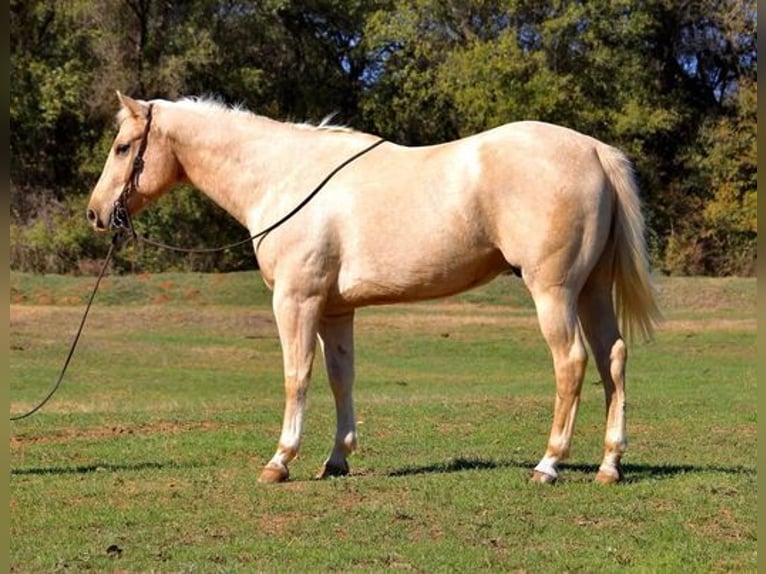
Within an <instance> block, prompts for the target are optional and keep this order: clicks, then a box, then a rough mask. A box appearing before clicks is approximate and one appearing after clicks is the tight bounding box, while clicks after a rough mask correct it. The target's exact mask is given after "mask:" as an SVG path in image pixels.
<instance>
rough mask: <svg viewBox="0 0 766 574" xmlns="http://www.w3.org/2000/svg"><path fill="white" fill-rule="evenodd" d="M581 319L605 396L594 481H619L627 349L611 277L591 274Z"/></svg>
mask: <svg viewBox="0 0 766 574" xmlns="http://www.w3.org/2000/svg"><path fill="white" fill-rule="evenodd" d="M579 308H580V321H581V324H582V328H583V331H585V336H586V337H587V338H588V342H589V343H590V347H591V350H592V351H593V356H594V358H595V360H596V365H597V367H598V372H599V375H600V376H601V381H602V383H603V385H604V394H605V397H606V436H605V438H604V459H603V461H602V462H601V466H600V467H599V470H598V474H597V475H596V481H598V482H601V483H603V484H608V483H613V482H618V481H620V480H622V478H623V475H622V467H621V466H620V459H621V458H622V455H623V453H624V452H625V449H626V447H627V437H626V434H625V363H626V360H627V348H626V346H625V343H624V341H623V340H622V338H621V337H620V332H619V329H618V326H617V318H616V316H615V313H614V306H613V304H612V294H611V280H610V279H609V278H608V277H606V276H603V275H602V276H599V275H597V274H594V276H593V277H591V279H589V280H588V282H587V283H586V284H585V287H584V288H583V291H582V293H581V294H580V301H579Z"/></svg>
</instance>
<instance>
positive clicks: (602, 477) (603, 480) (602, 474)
mask: <svg viewBox="0 0 766 574" xmlns="http://www.w3.org/2000/svg"><path fill="white" fill-rule="evenodd" d="M623 478H624V476H623V474H622V469H621V468H620V467H617V473H616V474H615V473H614V472H607V471H605V470H599V471H598V474H597V475H596V480H595V482H598V483H599V484H617V483H618V482H622V479H623Z"/></svg>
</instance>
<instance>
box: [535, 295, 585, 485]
mask: <svg viewBox="0 0 766 574" xmlns="http://www.w3.org/2000/svg"><path fill="white" fill-rule="evenodd" d="M530 291H531V292H532V297H533V299H534V301H535V307H536V308H537V316H538V320H539V322H540V330H541V331H542V333H543V336H544V337H545V340H546V342H547V343H548V346H549V347H550V350H551V354H552V356H553V367H554V371H555V375H556V402H555V407H554V412H553V425H552V427H551V434H550V438H549V439H548V447H547V449H546V451H545V456H544V457H543V458H542V460H540V462H539V464H538V465H537V466H536V467H535V471H534V474H533V477H532V479H533V480H534V481H536V482H555V481H556V479H557V478H558V470H557V468H558V464H559V462H560V461H561V460H563V459H564V458H566V457H567V455H568V454H569V448H570V445H571V442H572V433H573V431H574V423H575V417H576V416H577V407H578V404H579V402H580V390H581V389H582V382H583V377H584V376H585V366H586V364H587V361H588V355H587V353H586V351H585V345H584V344H583V341H582V335H581V334H580V328H579V325H578V321H577V312H576V303H575V296H574V294H573V293H572V291H571V290H570V289H567V288H565V287H561V286H554V287H546V288H544V289H542V288H536V287H535V286H534V285H533V286H530Z"/></svg>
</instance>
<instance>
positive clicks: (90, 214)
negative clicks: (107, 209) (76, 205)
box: [86, 208, 104, 229]
mask: <svg viewBox="0 0 766 574" xmlns="http://www.w3.org/2000/svg"><path fill="white" fill-rule="evenodd" d="M86 216H87V218H88V223H90V224H91V225H92V226H93V227H95V228H96V229H103V228H104V226H103V225H102V223H101V221H100V220H99V218H98V214H97V213H96V210H95V209H91V208H88V211H87V213H86Z"/></svg>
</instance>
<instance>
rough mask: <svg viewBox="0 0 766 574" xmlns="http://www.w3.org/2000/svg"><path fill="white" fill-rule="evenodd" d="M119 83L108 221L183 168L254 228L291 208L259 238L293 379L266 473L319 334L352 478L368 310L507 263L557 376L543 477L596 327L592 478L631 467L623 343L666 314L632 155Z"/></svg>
mask: <svg viewBox="0 0 766 574" xmlns="http://www.w3.org/2000/svg"><path fill="white" fill-rule="evenodd" d="M118 97H119V100H120V103H121V109H120V111H119V114H118V122H119V133H118V134H117V137H116V139H115V140H114V144H113V146H112V148H111V151H110V153H109V157H108V158H107V160H106V165H105V166H104V171H103V173H102V174H101V177H100V179H99V180H98V183H97V184H96V187H95V189H94V190H93V193H92V196H91V198H90V203H89V205H88V210H87V217H88V220H89V221H90V223H91V224H92V225H93V226H94V227H95V228H96V229H98V230H109V229H114V228H115V227H116V226H117V221H118V220H119V219H121V218H120V217H118V215H119V214H118V212H119V211H124V210H125V209H127V211H128V212H129V213H130V214H134V213H137V212H139V211H140V210H141V209H143V208H144V207H146V206H147V205H148V204H149V203H151V202H152V201H153V200H154V199H156V198H158V197H159V196H161V195H162V194H163V193H165V192H166V191H167V190H169V189H170V188H171V187H172V186H173V185H174V184H177V183H179V182H187V183H190V184H192V185H193V186H195V187H197V188H199V189H200V190H202V191H203V192H204V193H205V194H207V195H208V196H209V197H210V198H211V199H212V200H213V201H215V202H216V203H217V204H218V205H219V206H221V207H222V208H223V209H225V210H226V211H227V212H228V213H230V214H231V215H232V216H233V217H234V218H235V219H236V220H237V221H239V222H240V223H241V224H242V225H244V226H245V227H246V228H247V229H249V230H250V232H251V233H253V234H256V232H257V231H259V230H262V229H264V228H268V227H269V226H270V225H272V224H273V223H274V222H275V221H279V220H280V218H283V217H284V216H285V214H288V213H290V212H291V210H293V211H294V212H295V213H294V215H293V216H292V217H290V218H289V219H287V220H286V221H285V222H284V223H282V224H281V225H279V226H278V227H276V228H275V229H273V230H272V231H270V232H269V233H268V234H266V235H265V236H263V237H261V239H260V240H259V241H258V242H257V244H256V245H255V247H256V251H257V253H256V255H257V258H258V262H259V264H260V268H261V272H262V274H263V279H264V280H265V282H266V284H267V285H268V286H269V288H270V289H272V291H273V310H274V314H275V317H276V322H277V327H278V330H279V337H280V341H281V344H282V352H283V360H284V384H285V393H286V403H285V412H284V422H283V426H282V432H281V435H280V437H279V443H278V446H277V451H276V454H274V456H273V457H272V458H271V460H270V461H269V462H268V464H266V466H265V468H264V469H263V472H262V474H261V476H260V480H261V481H264V482H279V481H283V480H286V479H287V478H288V476H289V473H288V464H289V463H290V461H291V460H293V458H295V456H296V454H297V453H298V448H299V446H300V441H301V433H302V429H303V424H304V417H305V413H306V394H307V390H308V386H309V380H310V377H311V369H312V363H313V360H314V353H315V349H316V344H317V340H318V341H319V343H320V347H321V350H322V352H323V353H324V359H325V364H326V367H327V372H328V376H329V381H330V386H331V387H332V393H333V395H334V398H335V405H336V409H337V430H336V433H335V443H334V446H333V447H332V450H331V452H330V455H329V457H328V458H327V460H326V461H325V463H324V465H323V467H322V469H321V471H320V474H319V476H320V477H328V476H333V475H344V474H347V473H348V472H349V467H348V463H347V461H346V459H347V457H348V455H349V454H350V453H351V452H352V451H353V450H354V448H355V447H356V444H357V432H356V421H355V418H354V406H353V399H352V385H353V380H354V335H353V324H354V323H353V322H354V310H355V309H356V308H357V307H362V306H365V305H375V304H386V303H396V302H400V301H416V300H422V299H428V298H434V297H443V296H447V295H451V294H454V293H458V292H460V291H464V290H466V289H469V288H471V287H475V286H477V285H481V284H483V283H485V282H487V281H489V280H491V279H492V278H494V277H495V276H497V275H498V274H499V273H501V272H503V271H507V270H509V269H512V270H514V271H516V272H517V273H518V274H520V276H521V277H522V279H523V281H524V283H525V285H526V286H527V288H528V289H529V291H530V293H531V295H532V298H533V299H534V303H535V307H536V310H537V316H538V320H539V324H540V329H541V330H542V334H543V336H544V338H545V340H546V342H547V343H548V345H549V347H550V351H551V354H552V358H553V367H554V371H555V378H556V400H555V405H554V413H553V425H552V428H551V433H550V438H549V440H548V446H547V449H546V451H545V454H544V456H543V457H542V459H541V460H540V462H539V464H538V465H537V466H536V468H535V471H534V474H533V480H536V481H539V482H553V481H555V480H556V478H557V476H558V472H557V467H558V464H559V462H560V461H561V460H562V459H563V458H565V457H566V456H567V454H568V452H569V447H570V443H571V439H572V432H573V428H574V422H575V416H576V414H577V407H578V403H579V398H580V389H581V387H582V382H583V376H584V374H585V365H586V361H587V353H586V348H585V344H584V339H587V341H588V343H589V345H590V348H591V350H592V352H593V355H594V356H595V360H596V364H597V366H598V371H599V373H600V376H601V379H602V381H603V385H604V389H605V395H606V437H605V441H604V442H605V452H604V457H603V460H602V462H601V465H600V468H599V470H598V474H597V476H596V480H597V481H599V482H602V483H611V482H616V481H619V480H620V479H621V478H622V470H621V466H620V458H621V457H622V455H623V453H624V451H625V448H626V444H627V440H626V435H625V363H626V356H627V350H626V345H625V343H624V342H623V338H622V336H621V334H620V329H619V328H618V322H617V317H618V316H620V318H621V325H620V327H622V330H623V331H624V332H626V334H631V333H637V334H642V335H644V336H650V335H651V333H652V331H653V327H654V323H655V322H656V320H657V319H659V315H660V314H659V310H658V307H657V304H656V302H655V295H654V291H653V287H652V285H651V281H650V275H649V266H648V258H647V251H646V246H645V242H644V236H643V234H644V221H643V217H642V214H641V210H640V204H639V199H638V196H637V190H636V186H635V183H634V180H633V176H632V170H631V166H630V164H629V162H628V160H627V159H626V158H625V156H624V155H623V154H622V153H620V152H619V151H618V150H616V149H614V148H612V147H609V146H608V145H606V144H604V143H601V142H599V141H598V140H595V139H593V138H591V137H588V136H585V135H582V134H580V133H577V132H575V131H572V130H569V129H566V128H563V127H558V126H554V125H549V124H545V123H539V122H518V123H512V124H508V125H505V126H502V127H498V128H495V129H492V130H489V131H486V132H484V133H480V134H478V135H474V136H471V137H467V138H464V139H461V140H458V141H454V142H451V143H445V144H442V145H434V146H427V147H417V148H410V147H404V146H400V145H396V144H394V143H390V142H383V143H381V145H378V146H377V147H374V149H372V147H373V146H374V144H375V142H376V141H377V139H378V138H375V137H374V136H371V135H369V134H365V133H360V132H356V131H353V130H349V129H343V128H337V127H331V126H318V127H314V126H308V125H302V124H300V125H299V124H289V123H282V122H277V121H274V120H270V119H267V118H264V117H260V116H257V115H254V114H251V113H249V112H246V111H242V110H238V109H229V108H226V107H225V106H222V105H220V104H218V103H211V102H206V101H199V100H189V99H186V100H181V101H177V102H169V101H163V100H155V101H152V102H145V101H139V100H134V99H131V98H128V97H125V96H123V95H121V94H119V93H118ZM363 151H366V153H363V154H362V155H359V154H360V152H363ZM136 156H138V157H139V160H142V161H139V162H138V163H141V169H139V170H136V169H134V168H133V167H132V166H133V164H134V160H135V158H136ZM354 156H356V157H354ZM352 157H354V159H353V161H352V162H350V163H345V162H348V160H349V158H352ZM339 166H343V168H342V169H340V170H338V169H337V168H338V167H339ZM334 170H335V171H334ZM137 171H138V172H140V174H141V176H140V182H138V181H135V180H136V179H138V178H137V176H138V173H136V172H137ZM328 174H333V175H332V177H331V178H330V179H329V180H327V179H326V178H327V176H328ZM323 181H324V183H325V184H326V185H324V184H323V187H322V186H320V187H322V189H321V192H320V193H317V194H316V195H315V197H313V199H312V200H311V201H309V202H307V203H305V205H304V206H303V207H302V208H301V209H300V210H298V211H295V207H296V205H300V204H301V202H302V200H304V201H305V199H306V196H307V195H309V194H310V193H311V192H312V190H315V191H316V190H317V189H318V188H317V185H319V184H320V182H323ZM133 182H134V183H133ZM123 192H125V193H123ZM122 217H124V214H123V216H122ZM128 219H129V216H128ZM254 243H255V242H254ZM613 292H614V295H615V299H614V301H613V299H612V295H613Z"/></svg>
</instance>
